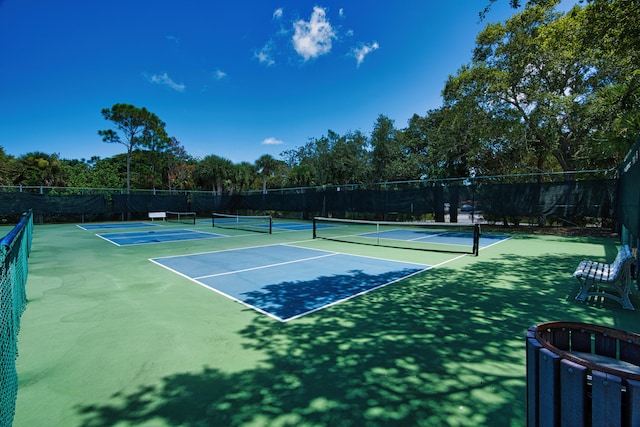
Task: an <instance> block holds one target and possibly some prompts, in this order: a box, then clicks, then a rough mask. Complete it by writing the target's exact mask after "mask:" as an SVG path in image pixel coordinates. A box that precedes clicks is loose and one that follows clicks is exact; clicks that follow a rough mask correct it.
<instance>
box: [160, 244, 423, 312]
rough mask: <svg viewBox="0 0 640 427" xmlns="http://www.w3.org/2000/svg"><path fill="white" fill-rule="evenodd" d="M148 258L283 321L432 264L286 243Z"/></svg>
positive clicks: (377, 286) (379, 285) (412, 273)
mask: <svg viewBox="0 0 640 427" xmlns="http://www.w3.org/2000/svg"><path fill="white" fill-rule="evenodd" d="M150 261H152V262H154V263H156V264H158V265H161V266H162V267H165V268H167V269H169V270H171V271H173V272H175V273H178V274H180V275H182V276H184V277H187V278H189V279H191V280H193V281H194V282H196V283H198V284H200V285H202V286H204V287H207V288H209V289H211V290H214V291H216V292H218V293H220V294H222V295H225V296H227V297H228V298H231V299H233V300H235V301H238V302H240V303H242V304H244V305H246V306H249V307H251V308H253V309H255V310H257V311H259V312H261V313H264V314H267V315H269V316H271V317H273V318H275V319H278V320H280V321H283V322H284V321H288V320H291V319H295V318H297V317H300V316H303V315H305V314H309V313H312V312H314V311H317V310H320V309H322V308H325V307H328V306H330V305H333V304H336V303H338V302H341V301H344V300H347V299H350V298H353V297H354V296H357V295H360V294H363V293H365V292H368V291H371V290H373V289H376V288H379V287H382V286H385V285H388V284H390V283H393V282H395V281H398V280H400V279H403V278H406V277H408V276H411V275H414V274H416V273H419V272H421V271H425V270H427V269H429V268H431V267H430V266H428V265H422V264H414V263H406V262H400V261H389V260H383V259H378V258H368V257H362V256H356V255H347V254H342V253H337V252H328V251H322V250H316V249H308V248H302V247H297V246H289V245H269V246H260V247H253V248H245V249H234V250H228V251H219V252H207V253H201V254H193V255H181V256H175V257H164V258H154V259H151V260H150Z"/></svg>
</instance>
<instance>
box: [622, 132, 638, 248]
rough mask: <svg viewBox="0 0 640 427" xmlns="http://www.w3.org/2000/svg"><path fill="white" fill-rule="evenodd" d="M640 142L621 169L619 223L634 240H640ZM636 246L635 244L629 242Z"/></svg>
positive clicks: (630, 152)
mask: <svg viewBox="0 0 640 427" xmlns="http://www.w3.org/2000/svg"><path fill="white" fill-rule="evenodd" d="M639 160H640V141H639V142H636V144H635V145H634V146H633V147H632V148H631V150H630V151H629V153H628V154H627V157H626V158H625V160H624V162H623V163H622V165H621V166H620V169H619V175H620V179H619V187H618V197H617V200H618V222H619V223H620V224H621V225H622V226H623V227H624V229H625V230H623V231H626V232H628V233H629V234H631V236H632V238H631V239H629V240H634V239H640V186H639V185H638V183H640V161H639ZM627 243H631V244H632V245H633V246H635V242H627Z"/></svg>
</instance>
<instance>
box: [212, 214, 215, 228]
mask: <svg viewBox="0 0 640 427" xmlns="http://www.w3.org/2000/svg"><path fill="white" fill-rule="evenodd" d="M211 226H212V227H215V226H216V215H215V212H211Z"/></svg>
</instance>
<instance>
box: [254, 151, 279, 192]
mask: <svg viewBox="0 0 640 427" xmlns="http://www.w3.org/2000/svg"><path fill="white" fill-rule="evenodd" d="M276 167H277V160H276V159H274V158H273V156H271V155H270V154H264V155H262V156H260V157H259V158H258V160H256V168H257V170H258V173H259V174H260V175H261V176H262V192H263V193H264V194H266V193H267V179H268V178H269V177H271V176H273V174H274V172H275V169H276Z"/></svg>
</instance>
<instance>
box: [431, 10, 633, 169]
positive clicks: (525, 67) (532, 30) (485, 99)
mask: <svg viewBox="0 0 640 427" xmlns="http://www.w3.org/2000/svg"><path fill="white" fill-rule="evenodd" d="M557 4H558V1H557V0H544V1H542V0H540V1H535V2H533V1H532V2H529V3H528V4H527V5H526V6H525V8H524V10H523V11H522V12H521V13H518V14H516V15H514V16H513V17H512V18H510V19H509V20H507V21H506V22H505V23H504V24H492V25H488V26H487V27H486V29H485V30H483V31H482V32H481V33H480V34H479V35H478V38H477V46H476V49H475V51H474V55H473V60H472V63H471V64H470V65H467V66H464V67H463V68H462V69H461V70H460V71H459V72H458V74H457V75H456V76H452V77H450V78H449V80H448V81H447V84H446V87H445V90H444V92H443V95H444V99H445V106H447V107H452V106H453V105H455V104H460V103H462V105H463V106H465V105H466V106H470V108H471V109H477V108H479V109H480V110H482V111H484V112H486V114H489V115H490V116H492V117H495V118H497V119H500V120H505V119H508V120H509V121H510V122H511V123H512V125H513V126H506V127H503V129H502V130H501V129H499V128H497V127H493V128H492V130H493V131H494V132H496V133H495V134H494V135H493V138H492V139H493V140H499V139H500V138H498V137H499V134H500V133H502V136H503V139H506V137H507V136H508V135H507V134H506V132H511V131H512V129H513V127H514V126H517V125H518V122H519V123H520V124H521V125H523V126H524V127H525V128H526V129H525V131H524V132H523V134H524V135H526V136H525V137H524V138H518V139H517V140H515V141H514V143H522V144H523V145H522V147H521V148H522V149H523V150H526V152H527V153H530V154H531V155H532V157H533V159H534V163H533V164H532V165H531V166H532V168H533V169H535V170H538V171H543V170H545V171H546V170H556V169H560V170H564V171H573V170H576V169H582V168H584V167H585V166H587V167H588V166H589V165H592V164H593V163H591V161H592V157H593V156H592V155H591V154H590V147H593V146H594V135H595V134H596V132H597V131H598V130H599V129H603V128H606V127H607V126H608V124H607V123H608V122H610V120H608V119H607V114H603V112H604V111H605V110H607V111H609V114H613V115H616V114H617V112H618V111H620V110H619V104H620V102H618V103H617V104H616V103H608V104H607V107H606V108H603V104H602V101H603V98H602V97H601V93H602V92H603V88H607V87H612V83H615V82H623V81H631V82H633V80H634V76H635V75H636V74H637V69H638V68H637V63H636V65H635V68H634V66H630V67H619V66H614V64H616V62H617V60H612V59H611V58H613V57H617V55H616V54H614V51H613V50H612V47H611V46H609V47H607V45H606V44H603V43H601V42H599V41H593V40H591V41H589V39H590V37H588V36H587V34H589V32H590V30H589V29H590V28H591V27H592V26H593V25H594V24H593V23H591V24H590V23H589V22H590V20H588V19H587V18H588V16H589V13H592V12H590V11H592V7H595V6H596V5H598V4H600V5H607V7H617V8H621V9H623V10H625V11H627V12H628V13H631V14H634V16H637V15H638V7H637V2H626V1H611V2H609V1H607V2H604V1H600V0H595V1H594V2H593V3H589V4H588V5H587V6H586V7H585V8H580V7H578V6H576V7H574V8H573V9H572V10H571V11H570V12H569V13H567V14H565V15H561V14H559V13H556V12H555V11H554V7H555V5H557ZM612 5H613V6H612ZM632 5H633V6H632ZM617 10H618V11H619V9H617ZM637 21H638V20H636V22H637ZM610 23H612V22H610ZM635 28H636V29H637V24H636V27H635ZM588 30H589V31H588ZM602 30H603V31H604V34H609V35H610V33H608V32H607V31H606V30H604V28H602ZM591 38H593V37H591ZM605 38H606V37H605ZM625 44H626V43H625ZM633 50H634V51H637V49H633ZM627 57H629V55H627ZM633 70H636V71H633ZM629 87H630V88H633V87H637V86H634V84H631V85H630V86H629ZM622 93H624V91H623V92H622ZM631 93H633V92H631ZM614 99H616V100H617V101H622V99H624V97H617V98H616V97H614ZM470 111H471V110H470ZM516 119H517V121H515V120H516ZM471 123H473V122H471ZM609 166H612V165H609Z"/></svg>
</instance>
